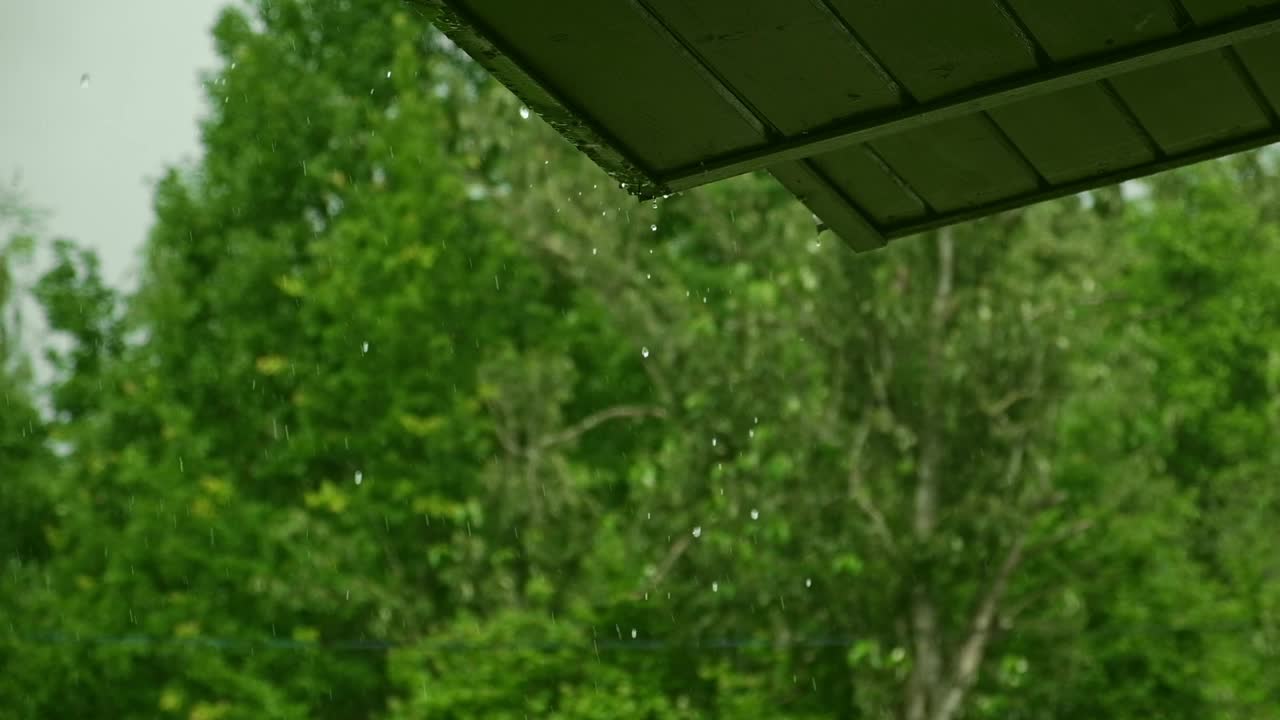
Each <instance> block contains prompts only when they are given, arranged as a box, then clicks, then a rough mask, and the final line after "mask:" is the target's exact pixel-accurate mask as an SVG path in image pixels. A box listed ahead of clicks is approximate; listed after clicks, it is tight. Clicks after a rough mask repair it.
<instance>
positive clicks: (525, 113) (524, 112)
mask: <svg viewBox="0 0 1280 720" xmlns="http://www.w3.org/2000/svg"><path fill="white" fill-rule="evenodd" d="M520 119H521V120H528V119H529V108H527V107H525V106H523V105H521V106H520Z"/></svg>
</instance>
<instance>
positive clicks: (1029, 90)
mask: <svg viewBox="0 0 1280 720" xmlns="http://www.w3.org/2000/svg"><path fill="white" fill-rule="evenodd" d="M1277 30H1280V8H1273V9H1267V10H1266V11H1262V12H1259V13H1257V14H1252V15H1249V16H1247V17H1241V18H1237V19H1234V20H1232V21H1230V22H1227V23H1224V24H1220V25H1214V26H1212V27H1210V28H1200V29H1196V30H1192V31H1188V32H1185V33H1181V34H1179V35H1178V36H1176V37H1170V38H1161V39H1158V40H1154V41H1152V42H1150V43H1144V44H1141V45H1136V46H1133V47H1129V48H1122V49H1120V50H1118V51H1115V52H1111V53H1107V54H1105V55H1100V56H1091V57H1089V58H1086V59H1083V60H1079V61H1074V62H1068V63H1063V64H1060V65H1055V66H1054V67H1052V68H1049V69H1046V70H1043V71H1039V72H1032V73H1026V74H1023V75H1020V76H1019V77H1017V78H1013V79H1011V80H1007V81H1001V82H998V83H996V84H994V85H988V86H983V87H978V88H973V89H969V90H966V91H963V92H961V93H960V94H958V95H954V96H949V97H945V98H942V99H939V100H936V101H933V102H928V103H922V104H921V105H919V106H916V107H914V108H910V109H906V110H895V111H890V112H887V113H884V114H878V115H873V116H871V117H868V118H865V119H861V120H856V121H847V122H845V121H842V122H838V123H836V124H835V125H833V126H831V127H829V128H827V129H824V130H821V131H815V132H811V133H809V134H806V135H801V136H798V137H788V138H786V139H784V140H781V141H778V142H774V143H770V144H768V145H766V146H763V147H759V148H754V149H750V150H745V151H741V152H733V153H728V154H725V155H721V156H718V157H709V158H705V159H702V160H699V161H697V162H695V163H691V164H690V165H687V166H685V167H682V168H677V169H675V170H672V171H670V172H667V173H663V174H662V175H660V176H659V177H658V178H655V180H656V181H657V182H658V184H660V185H663V186H665V187H668V188H670V189H673V190H684V189H688V188H691V187H696V186H698V185H702V184H705V183H708V182H714V181H716V180H722V179H724V178H727V177H732V176H734V175H740V174H742V173H744V172H750V171H752V170H757V169H759V168H762V167H767V166H769V165H771V164H773V163H777V162H782V161H788V160H795V159H798V158H804V157H810V156H813V155H818V154H821V153H826V152H830V151H832V150H838V149H840V148H844V147H848V146H851V145H857V144H859V143H863V142H867V141H869V140H873V139H875V138H880V137H885V136H889V135H894V134H897V133H901V132H904V131H906V130H910V129H914V128H919V127H924V126H927V125H930V124H933V123H936V122H939V121H941V120H946V119H950V118H955V117H961V116H964V115H968V114H972V113H974V112H977V111H980V110H990V109H992V108H996V107H1000V106H1003V105H1008V104H1010V103H1012V102H1017V101H1020V100H1025V99H1027V98H1031V97H1039V96H1042V95H1047V94H1049V93H1053V92H1058V91H1060V90H1064V89H1066V88H1070V87H1077V86H1080V85H1086V84H1089V83H1093V82H1097V81H1099V80H1104V79H1106V78H1108V77H1110V76H1112V75H1115V74H1117V73H1125V72H1132V71H1134V70H1136V69H1139V68H1147V67H1152V66H1155V65H1159V64H1163V63H1167V62H1171V61H1173V60H1176V59H1178V58H1186V57H1190V56H1193V55H1198V54H1202V53H1205V52H1208V51H1211V50H1215V49H1220V48H1223V47H1226V46H1229V45H1232V44H1234V43H1238V42H1245V41H1248V40H1252V39H1255V38H1262V37H1266V36H1268V35H1272V34H1273V33H1276V32H1277ZM1272 39H1274V38H1272Z"/></svg>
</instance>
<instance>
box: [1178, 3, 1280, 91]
mask: <svg viewBox="0 0 1280 720" xmlns="http://www.w3.org/2000/svg"><path fill="white" fill-rule="evenodd" d="M1182 5H1183V7H1185V8H1186V10H1187V13H1188V14H1189V15H1190V16H1191V18H1192V19H1193V20H1195V22H1196V24H1198V25H1210V24H1212V23H1216V22H1221V21H1222V20H1224V19H1228V18H1231V17H1236V16H1239V15H1242V14H1245V13H1247V12H1251V11H1256V9H1257V8H1258V7H1259V6H1260V5H1268V6H1273V7H1275V6H1280V2H1271V3H1260V2H1258V0H1182ZM1235 49H1236V52H1237V53H1238V54H1239V55H1240V60H1241V61H1242V62H1243V64H1244V67H1245V70H1247V71H1248V72H1249V74H1250V75H1252V76H1253V79H1254V81H1255V82H1256V83H1257V85H1258V89H1259V90H1260V91H1261V93H1262V95H1263V98H1264V99H1265V100H1266V102H1267V103H1268V105H1269V106H1270V110H1271V111H1272V112H1280V42H1276V40H1275V38H1271V39H1265V38H1264V39H1259V40H1253V41H1249V42H1243V43H1240V44H1238V45H1236V48H1235Z"/></svg>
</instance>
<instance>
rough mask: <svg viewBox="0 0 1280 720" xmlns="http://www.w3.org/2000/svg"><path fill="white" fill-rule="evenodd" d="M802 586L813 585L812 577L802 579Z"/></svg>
mask: <svg viewBox="0 0 1280 720" xmlns="http://www.w3.org/2000/svg"><path fill="white" fill-rule="evenodd" d="M804 586H805V587H813V579H812V578H805V579H804Z"/></svg>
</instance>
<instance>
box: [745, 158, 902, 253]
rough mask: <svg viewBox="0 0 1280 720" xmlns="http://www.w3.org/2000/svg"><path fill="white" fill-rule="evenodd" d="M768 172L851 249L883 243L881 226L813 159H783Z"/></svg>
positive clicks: (876, 246)
mask: <svg viewBox="0 0 1280 720" xmlns="http://www.w3.org/2000/svg"><path fill="white" fill-rule="evenodd" d="M769 172H771V173H772V174H773V176H774V177H775V178H777V179H778V182H781V183H782V185H783V187H785V188H787V190H790V191H791V194H792V195H795V196H796V198H797V199H799V200H800V202H802V203H804V205H805V207H807V208H809V211H810V212H812V213H813V214H814V215H816V216H818V217H819V218H821V219H822V222H823V223H825V224H826V226H827V227H828V228H830V229H831V230H832V231H833V232H835V233H836V234H837V235H839V236H840V239H841V240H843V241H844V242H845V243H847V244H848V245H849V246H850V247H852V248H853V249H854V250H856V251H858V252H865V251H867V250H875V249H876V248H878V247H883V246H884V243H885V238H884V235H883V234H881V232H880V229H879V228H877V227H876V226H875V225H873V224H872V223H871V222H870V221H869V220H868V219H867V217H866V215H865V214H864V213H863V212H862V211H861V210H860V209H859V208H858V205H857V203H855V202H854V201H853V199H852V198H850V197H849V196H848V195H845V194H844V193H842V192H840V191H839V190H838V189H837V188H836V187H835V185H834V184H833V183H832V182H831V180H830V179H829V178H827V177H826V176H825V175H823V174H822V172H821V171H820V170H818V169H817V168H816V167H815V166H814V165H813V163H811V162H809V161H808V160H801V161H798V162H791V163H782V164H780V165H777V166H775V167H772V168H770V169H769Z"/></svg>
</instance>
